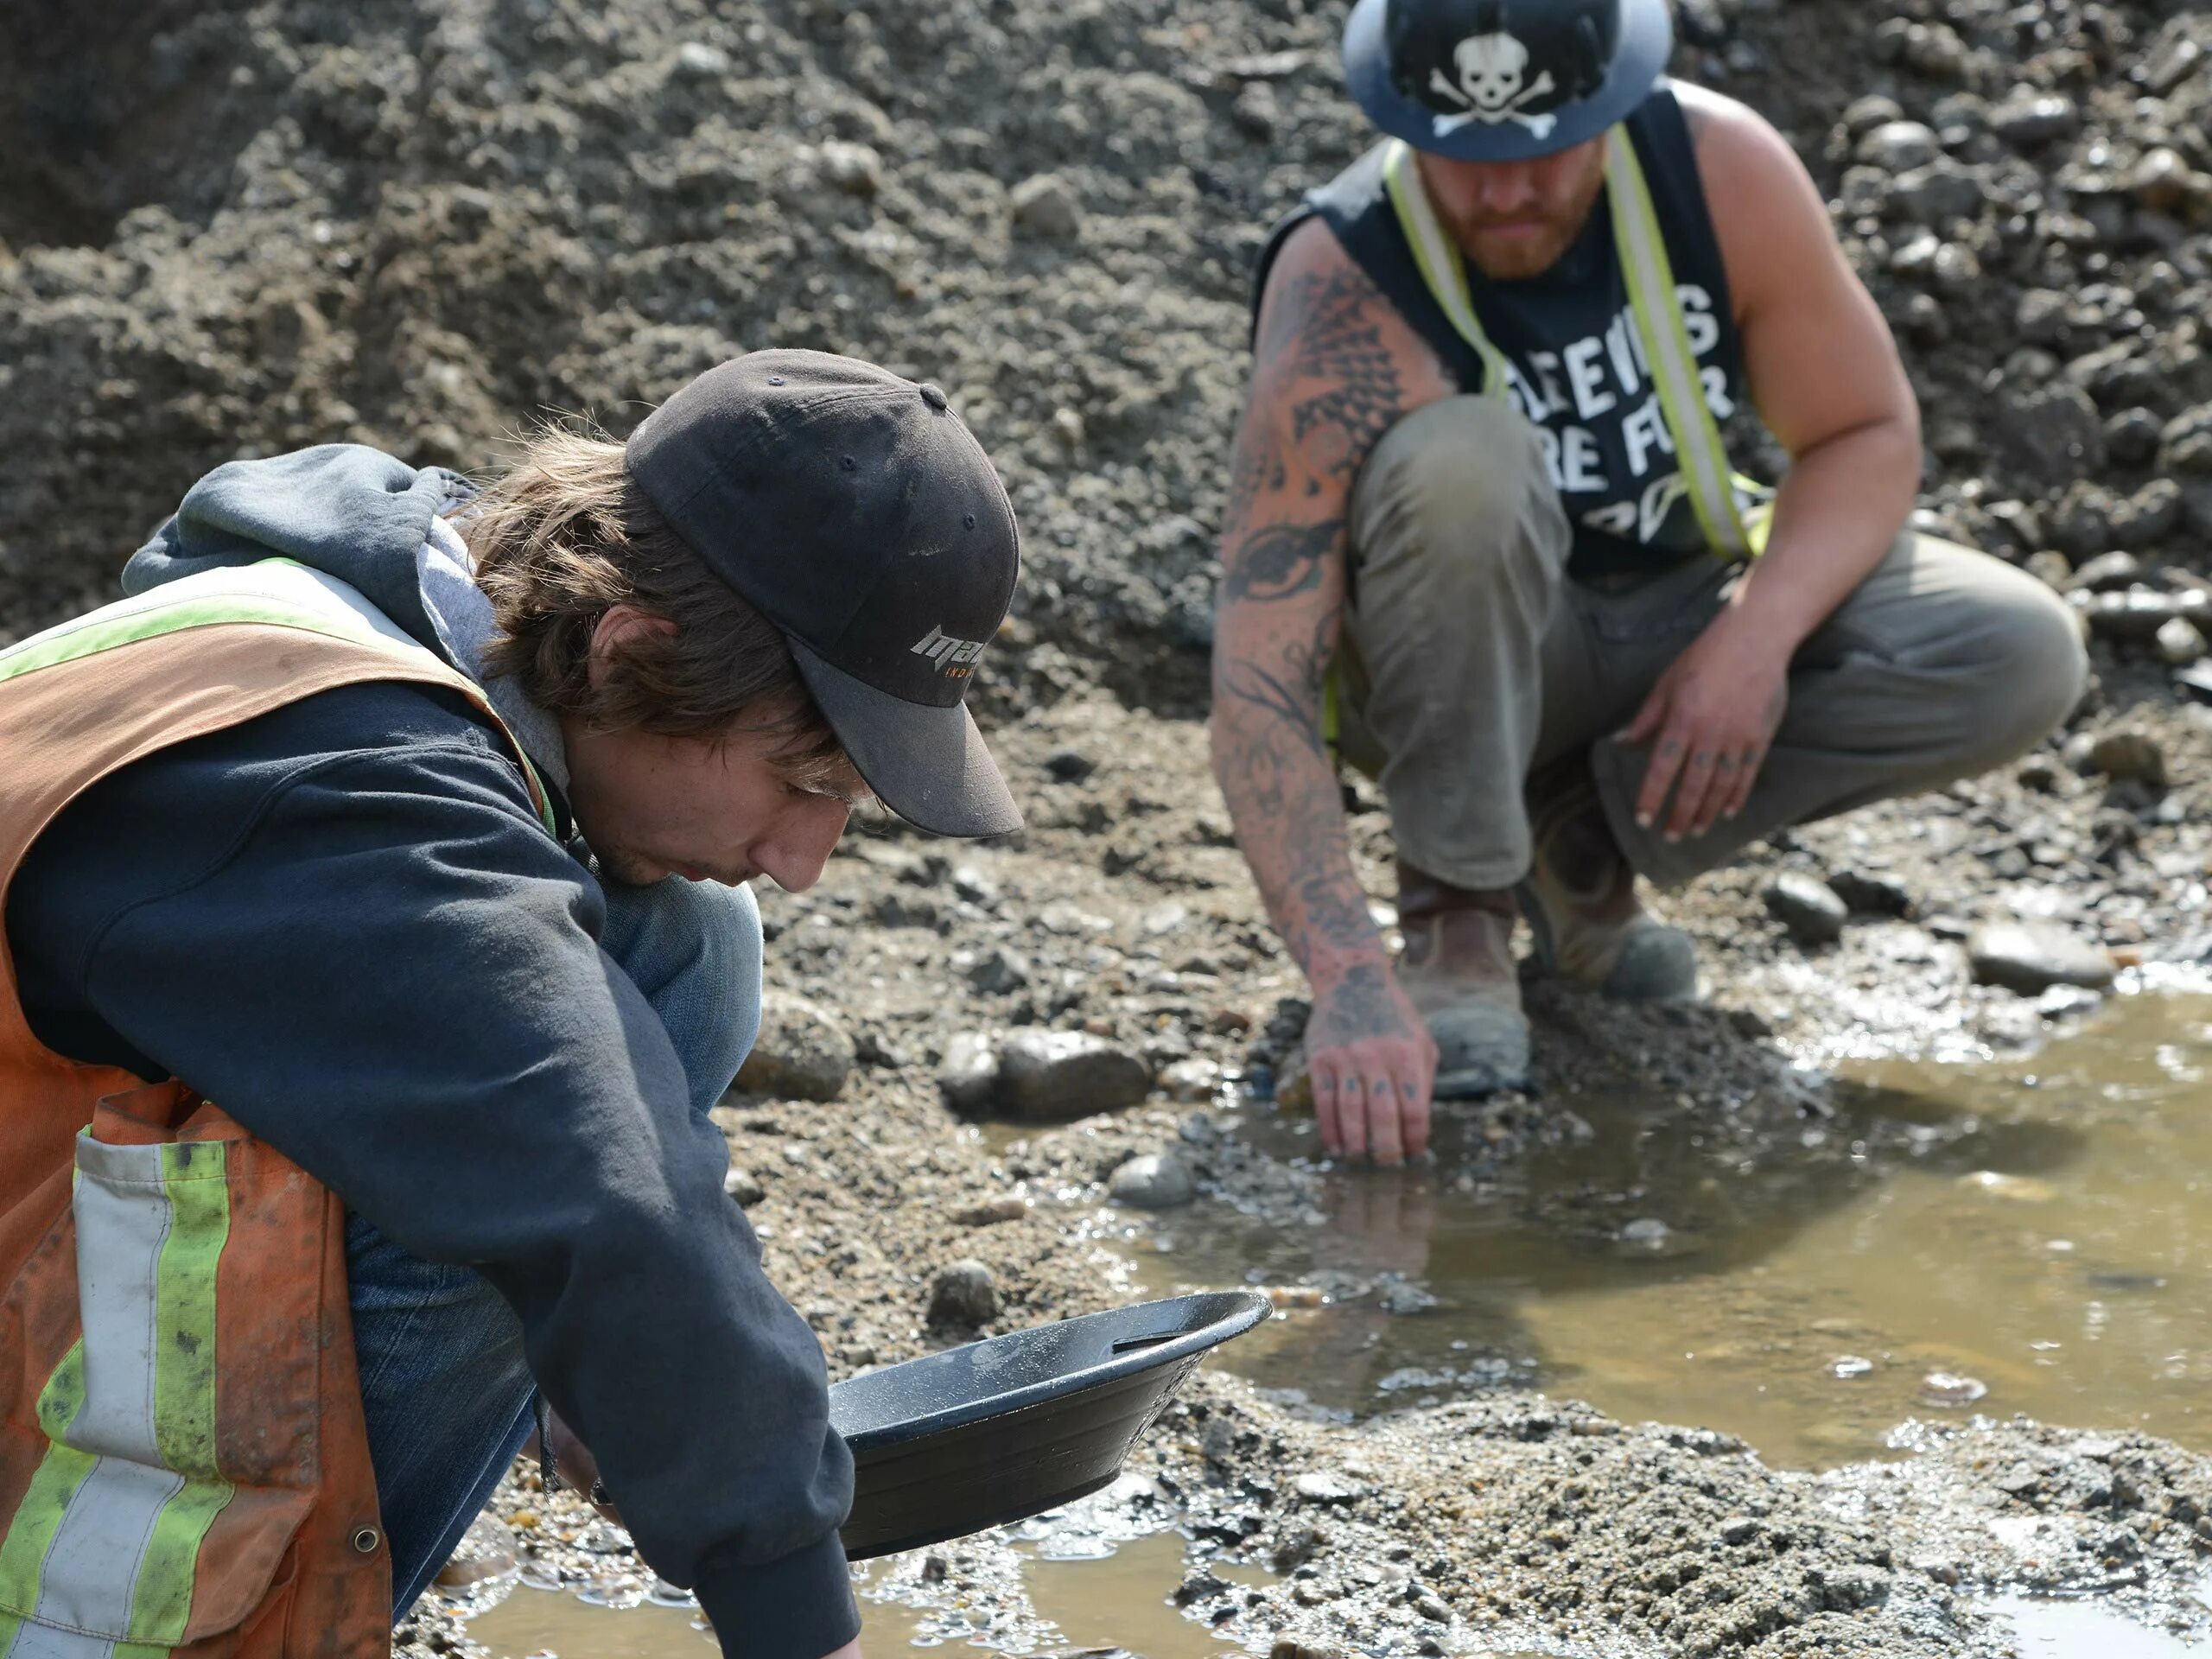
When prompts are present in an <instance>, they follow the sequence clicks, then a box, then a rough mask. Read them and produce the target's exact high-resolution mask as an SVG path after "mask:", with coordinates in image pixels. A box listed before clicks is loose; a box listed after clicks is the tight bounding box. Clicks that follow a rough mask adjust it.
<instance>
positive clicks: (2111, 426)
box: [2105, 409, 2164, 467]
mask: <svg viewBox="0 0 2212 1659" xmlns="http://www.w3.org/2000/svg"><path fill="white" fill-rule="evenodd" d="M2163 425H2164V423H2162V422H2161V421H2160V420H2159V419H2158V416H2156V415H2153V414H2152V412H2151V411H2150V410H2147V409H2124V410H2120V413H2119V414H2117V415H2115V416H2113V417H2112V418H2111V419H2110V420H2108V421H2107V422H2106V423H2105V455H2106V458H2107V460H2109V461H2111V462H2112V463H2113V465H2114V466H2116V467H2147V466H2149V465H2150V463H2151V461H2152V458H2153V457H2154V456H2156V455H2157V454H2158V435H2159V432H2160V430H2161V429H2162V428H2163Z"/></svg>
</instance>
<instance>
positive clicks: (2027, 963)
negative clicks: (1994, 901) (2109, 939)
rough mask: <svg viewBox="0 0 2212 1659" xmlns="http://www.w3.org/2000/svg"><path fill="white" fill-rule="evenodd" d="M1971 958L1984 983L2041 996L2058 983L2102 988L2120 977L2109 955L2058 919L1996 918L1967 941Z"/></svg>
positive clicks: (1978, 975)
mask: <svg viewBox="0 0 2212 1659" xmlns="http://www.w3.org/2000/svg"><path fill="white" fill-rule="evenodd" d="M1967 960H1968V961H1969V962H1970V963H1972V964H1973V966H1974V980H1975V982H1977V983H1979V984H1982V985H1998V986H2002V987H2003V988H2005V989H2006V990H2009V991H2016V992H2018V994H2019V995H2022V996H2040V995H2043V993H2044V992H2045V991H2047V990H2049V989H2050V988H2051V987H2052V986H2054V985H2086V986H2088V988H2090V989H2091V990H2094V991H2101V990H2102V989H2104V988H2106V987H2107V986H2108V985H2110V984H2111V983H2112V982H2113V979H2114V978H2115V977H2116V976H2117V969H2115V968H2114V967H2113V960H2112V957H2111V956H2110V954H2109V953H2107V951H2106V950H2104V949H2103V947H2101V946H2100V945H2095V944H2090V943H2089V942H2088V940H2086V939H2083V938H2079V937H2077V936H2076V935H2075V934H2074V933H2073V932H2071V931H2069V930H2068V929H2066V928H2064V927H2062V926H2060V925H2058V924H2057V923H2056V922H2045V921H2013V922H1994V923H1992V924H1990V925H1987V926H1986V927H1978V928H1976V929H1975V930H1974V932H1973V934H1972V935H1971V936H1970V937H1969V938H1968V939H1967Z"/></svg>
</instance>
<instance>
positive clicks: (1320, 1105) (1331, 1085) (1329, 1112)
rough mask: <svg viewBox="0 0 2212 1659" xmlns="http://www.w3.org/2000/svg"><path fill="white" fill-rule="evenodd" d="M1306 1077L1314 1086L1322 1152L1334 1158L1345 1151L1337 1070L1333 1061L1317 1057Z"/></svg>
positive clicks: (1315, 1114)
mask: <svg viewBox="0 0 2212 1659" xmlns="http://www.w3.org/2000/svg"><path fill="white" fill-rule="evenodd" d="M1306 1076H1307V1077H1309V1078H1310V1079H1311V1080H1312V1082H1313V1122H1314V1123H1315V1124H1316V1125H1317V1126H1318V1127H1319V1129H1320V1131H1321V1150H1322V1151H1324V1152H1325V1153H1327V1154H1329V1156H1330V1157H1332V1158H1334V1157H1335V1156H1337V1154H1339V1153H1341V1152H1342V1151H1343V1150H1344V1129H1343V1126H1342V1125H1341V1124H1340V1123H1339V1122H1338V1116H1337V1068H1336V1065H1335V1063H1334V1062H1333V1061H1331V1060H1325V1059H1323V1058H1320V1056H1319V1055H1315V1056H1314V1057H1313V1059H1312V1060H1311V1061H1310V1062H1309V1063H1308V1065H1307V1067H1306Z"/></svg>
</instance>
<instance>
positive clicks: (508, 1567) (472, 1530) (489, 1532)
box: [437, 1510, 522, 1590]
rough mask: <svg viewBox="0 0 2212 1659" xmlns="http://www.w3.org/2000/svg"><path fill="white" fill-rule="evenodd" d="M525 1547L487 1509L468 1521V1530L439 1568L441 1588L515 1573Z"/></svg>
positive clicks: (464, 1587) (466, 1585) (464, 1586)
mask: <svg viewBox="0 0 2212 1659" xmlns="http://www.w3.org/2000/svg"><path fill="white" fill-rule="evenodd" d="M521 1557H522V1546H521V1544H520V1543H519V1542H518V1541H517V1539H516V1537H515V1535H514V1531H513V1529H512V1528H510V1527H509V1526H508V1525H507V1523H506V1522H504V1521H502V1520H500V1519H499V1516H496V1515H493V1513H491V1511H489V1510H486V1511H485V1512H484V1513H483V1514H481V1515H480V1516H477V1517H476V1519H475V1520H474V1521H472V1522H469V1523H468V1530H467V1532H465V1533H463V1534H462V1535H461V1542H460V1543H459V1544H457V1545H455V1546H454V1552H453V1554H451V1555H450V1556H448V1558H447V1560H446V1564H445V1565H444V1566H443V1567H440V1568H439V1569H438V1576H437V1585H438V1587H439V1588H440V1589H441V1590H469V1589H474V1587H475V1586H478V1585H480V1584H483V1583H486V1582H487V1581H489V1580H493V1579H502V1578H506V1577H509V1576H511V1575H512V1574H513V1573H514V1572H515V1571H516V1569H517V1567H518V1566H519V1565H520V1562H521Z"/></svg>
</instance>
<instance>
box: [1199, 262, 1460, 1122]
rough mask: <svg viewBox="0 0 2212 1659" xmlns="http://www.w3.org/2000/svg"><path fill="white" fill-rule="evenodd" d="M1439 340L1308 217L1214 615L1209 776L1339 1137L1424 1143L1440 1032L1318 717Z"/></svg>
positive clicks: (1429, 396)
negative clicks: (1366, 488) (1301, 981)
mask: <svg viewBox="0 0 2212 1659" xmlns="http://www.w3.org/2000/svg"><path fill="white" fill-rule="evenodd" d="M1450 390H1451V389H1450V387H1449V386H1448V385H1446V382H1445V379H1444V375H1443V371H1442V369H1441V367H1440V365H1438V364H1437V362H1436V360H1435V359H1434V357H1433V354H1432V353H1430V352H1429V350H1428V348H1427V346H1424V345H1423V344H1421V341H1420V340H1418V338H1417V337H1416V336H1415V335H1414V334H1413V332H1412V331H1411V330H1410V329H1409V328H1408V327H1407V326H1406V325H1405V323H1404V322H1403V321H1402V320H1401V319H1400V318H1399V317H1398V315H1396V313H1395V311H1394V310H1393V309H1392V308H1391V307H1390V305H1389V302H1387V301H1386V300H1384V299H1383V296H1381V295H1380V294H1379V293H1377V292H1376V289H1375V287H1374V285H1373V284H1372V283H1370V281H1369V280H1368V278H1367V277H1366V276H1365V275H1364V274H1363V272H1361V271H1360V270H1358V268H1357V266H1355V265H1353V264H1351V260H1350V259H1349V258H1347V257H1345V255H1344V251H1343V250H1342V249H1341V248H1340V247H1339V246H1338V244H1337V241H1336V238H1335V237H1334V236H1333V235H1332V233H1331V232H1330V231H1329V230H1328V227H1327V226H1325V225H1323V224H1321V223H1320V222H1319V221H1309V222H1308V223H1307V224H1306V225H1305V226H1302V227H1301V228H1300V229H1299V230H1298V231H1296V232H1294V233H1293V234H1292V236H1291V238H1290V239H1289V240H1288V241H1287V243H1286V244H1285V245H1284V246H1283V249H1282V251H1281V254H1280V255H1279V256H1278V257H1277V260H1276V264H1275V266H1274V270H1273V271H1272V272H1271V273H1270V275H1269V277H1268V291H1267V296H1266V299H1265V302H1264V303H1263V304H1262V308H1261V314H1260V332H1259V341H1258V345H1257V346H1256V348H1255V362H1254V369H1253V382H1252V395H1251V401H1250V403H1249V406H1248V407H1247V409H1246V410H1245V415H1244V422H1243V428H1242V429H1241V430H1240V431H1239V433H1238V435H1237V440H1236V457H1235V476H1234V479H1233V482H1232V487H1231V492H1230V508H1229V516H1228V522H1227V523H1226V524H1225V525H1224V529H1223V532H1222V582H1221V598H1220V607H1219V613H1218V616H1217V621H1216V625H1215V632H1214V662H1213V721H1212V728H1211V734H1212V740H1213V766H1214V776H1215V777H1216V779H1218V780H1219V782H1220V785H1221V791H1222V794H1223V795H1224V798H1226V799H1227V801H1228V803H1229V810H1230V816H1231V817H1233V818H1234V819H1235V821H1236V838H1237V843H1238V845H1239V846H1240V847H1242V848H1243V852H1244V856H1245V859H1246V861H1248V862H1249V864H1250V865H1251V867H1252V874H1253V876H1254V878H1255V880H1257V882H1258V883H1259V887H1260V893H1261V896H1262V899H1264V900H1265V901H1266V904H1267V906H1268V915H1269V916H1270V917H1272V918H1274V924H1275V927H1276V930H1277V931H1279V932H1281V935H1282V938H1283V942H1284V943H1285V944H1287V946H1288V947H1289V949H1290V953H1291V955H1292V956H1293V957H1295V958H1296V959H1297V962H1298V964H1299V966H1300V968H1302V969H1305V971H1306V978H1307V980H1308V981H1309V982H1311V983H1312V986H1313V1020H1312V1023H1311V1024H1310V1025H1309V1027H1307V1030H1306V1055H1307V1059H1308V1061H1309V1064H1310V1067H1311V1071H1312V1075H1313V1096H1314V1106H1315V1110H1316V1115H1317V1116H1319V1120H1320V1127H1321V1135H1322V1140H1323V1142H1324V1144H1325V1145H1326V1146H1327V1147H1328V1149H1329V1150H1330V1152H1331V1153H1332V1154H1334V1153H1338V1152H1343V1153H1348V1154H1351V1155H1353V1156H1358V1155H1360V1154H1363V1153H1365V1152H1368V1151H1370V1150H1371V1152H1372V1154H1373V1155H1374V1157H1375V1159H1376V1161H1377V1162H1380V1163H1396V1162H1398V1161H1399V1160H1401V1159H1402V1157H1403V1156H1405V1155H1406V1154H1408V1153H1413V1154H1418V1153H1419V1152H1421V1150H1422V1149H1423V1148H1424V1147H1426V1146H1427V1141H1428V1103H1429V1092H1430V1090H1431V1088H1432V1086H1433V1083H1434V1081H1435V1072H1436V1047H1435V1045H1434V1044H1433V1042H1432V1041H1431V1040H1430V1039H1429V1036H1428V1033H1427V1029H1426V1028H1425V1027H1423V1025H1422V1023H1421V1018H1420V1016H1419V1015H1418V1014H1415V1013H1414V1009H1413V1006H1412V1004H1411V1003H1409V1002H1408V1001H1407V1000H1406V997H1405V995H1404V993H1403V992H1402V991H1401V990H1400V989H1399V988H1398V985H1397V982H1396V981H1395V977H1394V976H1392V974H1391V971H1390V963H1389V953H1388V952H1387V951H1386V950H1385V949H1384V947H1383V940H1382V937H1381V935H1380V934H1379V933H1378V932H1377V931H1376V927H1375V924H1374V922H1373V921H1372V920H1371V919H1370V918H1369V916H1368V912H1367V896H1366V894H1365V893H1363V891H1362V890H1361V888H1360V885H1359V880H1358V878H1357V875H1356V874H1354V872H1353V869H1352V864H1351V850H1350V848H1349V845H1348V843H1347V842H1346V839H1345V834H1344V802H1343V798H1342V796H1341V795H1340V794H1339V792H1338V786H1337V777H1336V769H1335V767H1334V766H1333V765H1332V762H1331V760H1330V757H1329V754H1328V751H1327V748H1326V747H1325V744H1324V743H1323V741H1322V734H1321V699H1322V685H1323V681H1324V677H1325V675H1326V673H1327V671H1328V667H1329V663H1330V659H1331V658H1332V657H1333V656H1334V655H1335V653H1336V649H1337V641H1338V632H1339V629H1340V627H1341V623H1342V612H1343V607H1344V594H1345V556H1346V547H1345V525H1346V522H1347V519H1348V516H1349V512H1350V505H1351V488H1352V482H1353V480H1354V479H1355V478H1356V477H1357V475H1358V472H1359V468H1360V467H1361V466H1362V465H1363V463H1364V462H1365V461H1366V459H1367V456H1368V454H1369V452H1370V451H1371V450H1372V449H1373V448H1374V447H1375V443H1376V440H1377V439H1378V438H1380V437H1381V436H1382V435H1383V433H1384V432H1385V431H1387V430H1388V429H1389V428H1390V426H1391V425H1392V424H1393V423H1395V422H1396V421H1397V420H1398V419H1399V418H1400V417H1401V416H1402V415H1404V414H1406V413H1407V412H1408V410H1412V409H1415V408H1418V407H1419V406H1420V405H1421V404H1426V403H1429V402H1431V401H1433V400H1434V399H1435V398H1437V397H1443V396H1446V394H1447V393H1448V392H1449V391H1450Z"/></svg>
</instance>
